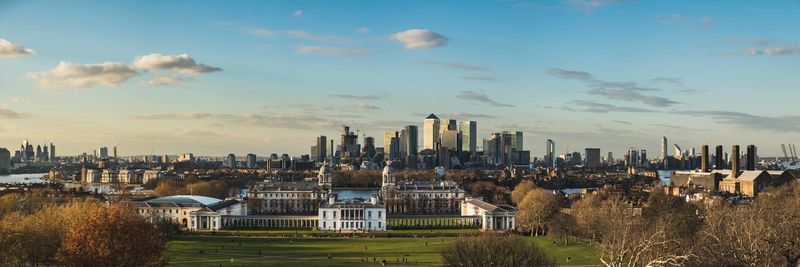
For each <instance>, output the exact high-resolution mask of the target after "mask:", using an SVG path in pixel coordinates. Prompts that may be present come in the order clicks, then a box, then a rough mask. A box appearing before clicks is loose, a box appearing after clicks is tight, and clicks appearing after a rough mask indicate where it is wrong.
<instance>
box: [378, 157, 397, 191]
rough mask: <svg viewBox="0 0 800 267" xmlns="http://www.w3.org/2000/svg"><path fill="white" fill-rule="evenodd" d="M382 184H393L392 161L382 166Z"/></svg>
mask: <svg viewBox="0 0 800 267" xmlns="http://www.w3.org/2000/svg"><path fill="white" fill-rule="evenodd" d="M381 183H382V185H383V186H386V185H389V184H391V185H394V168H392V162H391V161H390V162H387V163H386V167H383V179H382V180H381Z"/></svg>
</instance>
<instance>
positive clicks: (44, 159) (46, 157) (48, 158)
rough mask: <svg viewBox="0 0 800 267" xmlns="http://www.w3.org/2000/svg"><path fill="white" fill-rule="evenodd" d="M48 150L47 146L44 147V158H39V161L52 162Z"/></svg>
mask: <svg viewBox="0 0 800 267" xmlns="http://www.w3.org/2000/svg"><path fill="white" fill-rule="evenodd" d="M47 148H48V146H47V144H45V145H44V146H42V156H41V157H39V160H41V161H50V152H47V150H48V149H47Z"/></svg>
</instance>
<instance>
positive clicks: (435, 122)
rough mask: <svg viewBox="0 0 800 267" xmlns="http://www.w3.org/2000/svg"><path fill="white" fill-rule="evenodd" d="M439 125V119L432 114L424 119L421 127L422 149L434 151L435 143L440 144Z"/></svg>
mask: <svg viewBox="0 0 800 267" xmlns="http://www.w3.org/2000/svg"><path fill="white" fill-rule="evenodd" d="M441 124H442V123H441V121H440V120H439V117H436V115H433V113H431V115H428V117H427V118H425V122H424V124H423V126H422V132H423V136H422V142H423V149H436V143H439V142H440V140H439V139H440V136H439V132H440V130H441V127H442V125H441Z"/></svg>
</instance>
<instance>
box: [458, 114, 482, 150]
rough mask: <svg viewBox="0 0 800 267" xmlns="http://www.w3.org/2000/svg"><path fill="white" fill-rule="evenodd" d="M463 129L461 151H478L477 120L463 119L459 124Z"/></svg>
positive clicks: (461, 129)
mask: <svg viewBox="0 0 800 267" xmlns="http://www.w3.org/2000/svg"><path fill="white" fill-rule="evenodd" d="M459 131H461V139H462V140H461V151H467V152H470V153H472V152H476V151H477V147H478V123H477V122H475V121H462V122H461V123H460V124H459Z"/></svg>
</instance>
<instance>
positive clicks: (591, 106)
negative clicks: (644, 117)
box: [572, 100, 656, 113]
mask: <svg viewBox="0 0 800 267" xmlns="http://www.w3.org/2000/svg"><path fill="white" fill-rule="evenodd" d="M572 102H573V103H574V104H575V105H577V106H578V107H579V108H580V110H581V111H584V112H593V113H609V112H644V113H650V112H656V111H654V110H650V109H644V108H635V107H620V106H615V105H611V104H604V103H597V102H592V101H587V100H574V101H572Z"/></svg>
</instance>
